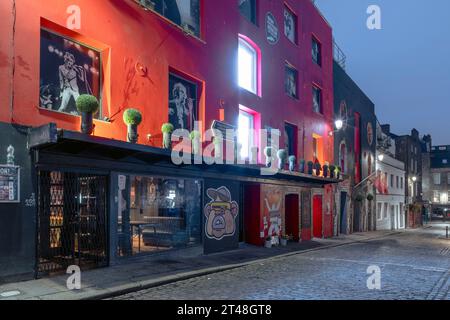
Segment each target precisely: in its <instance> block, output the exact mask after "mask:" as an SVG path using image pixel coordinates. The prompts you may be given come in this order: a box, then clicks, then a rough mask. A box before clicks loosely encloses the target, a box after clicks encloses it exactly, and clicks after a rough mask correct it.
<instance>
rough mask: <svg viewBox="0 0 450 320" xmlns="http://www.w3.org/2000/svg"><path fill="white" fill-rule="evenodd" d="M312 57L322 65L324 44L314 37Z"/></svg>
mask: <svg viewBox="0 0 450 320" xmlns="http://www.w3.org/2000/svg"><path fill="white" fill-rule="evenodd" d="M312 59H313V61H314V63H316V64H317V65H319V66H321V65H322V46H321V44H320V42H319V41H318V40H317V39H316V38H314V37H313V38H312Z"/></svg>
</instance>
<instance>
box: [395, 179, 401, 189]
mask: <svg viewBox="0 0 450 320" xmlns="http://www.w3.org/2000/svg"><path fill="white" fill-rule="evenodd" d="M395 179H396V185H397V189H398V188H399V187H400V177H399V176H396V177H395Z"/></svg>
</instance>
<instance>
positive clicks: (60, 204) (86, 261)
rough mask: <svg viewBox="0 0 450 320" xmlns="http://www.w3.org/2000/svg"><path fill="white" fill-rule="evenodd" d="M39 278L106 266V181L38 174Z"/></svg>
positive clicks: (65, 174)
mask: <svg viewBox="0 0 450 320" xmlns="http://www.w3.org/2000/svg"><path fill="white" fill-rule="evenodd" d="M38 177H39V189H38V194H39V208H38V268H37V271H38V276H41V275H48V274H52V273H60V272H65V271H66V269H67V267H69V266H70V265H78V266H79V267H80V268H81V269H82V270H85V269H90V268H98V267H103V266H106V265H107V263H108V258H107V250H106V244H107V241H106V237H107V227H106V226H107V223H106V207H107V206H106V204H107V201H106V195H107V192H106V190H107V177H106V176H97V175H90V174H80V173H69V172H58V171H40V172H39V176H38Z"/></svg>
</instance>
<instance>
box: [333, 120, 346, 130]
mask: <svg viewBox="0 0 450 320" xmlns="http://www.w3.org/2000/svg"><path fill="white" fill-rule="evenodd" d="M334 125H335V126H336V129H338V130H341V129H342V128H343V127H344V121H342V120H341V119H338V120H336V121H335V122H334Z"/></svg>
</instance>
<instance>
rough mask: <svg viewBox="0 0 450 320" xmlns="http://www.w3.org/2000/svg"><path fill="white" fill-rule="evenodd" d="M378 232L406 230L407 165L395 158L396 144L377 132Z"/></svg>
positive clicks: (376, 183) (376, 184)
mask: <svg viewBox="0 0 450 320" xmlns="http://www.w3.org/2000/svg"><path fill="white" fill-rule="evenodd" d="M377 135H378V148H377V166H376V168H377V179H376V182H375V186H376V189H377V197H376V201H377V207H376V208H377V209H376V210H377V217H376V218H377V230H398V229H405V227H406V216H405V188H407V181H405V176H406V172H405V164H404V163H403V162H401V161H399V160H397V159H395V158H394V156H393V155H395V143H393V142H392V141H391V138H390V137H388V136H387V135H385V134H383V133H381V130H380V131H378V132H377Z"/></svg>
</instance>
